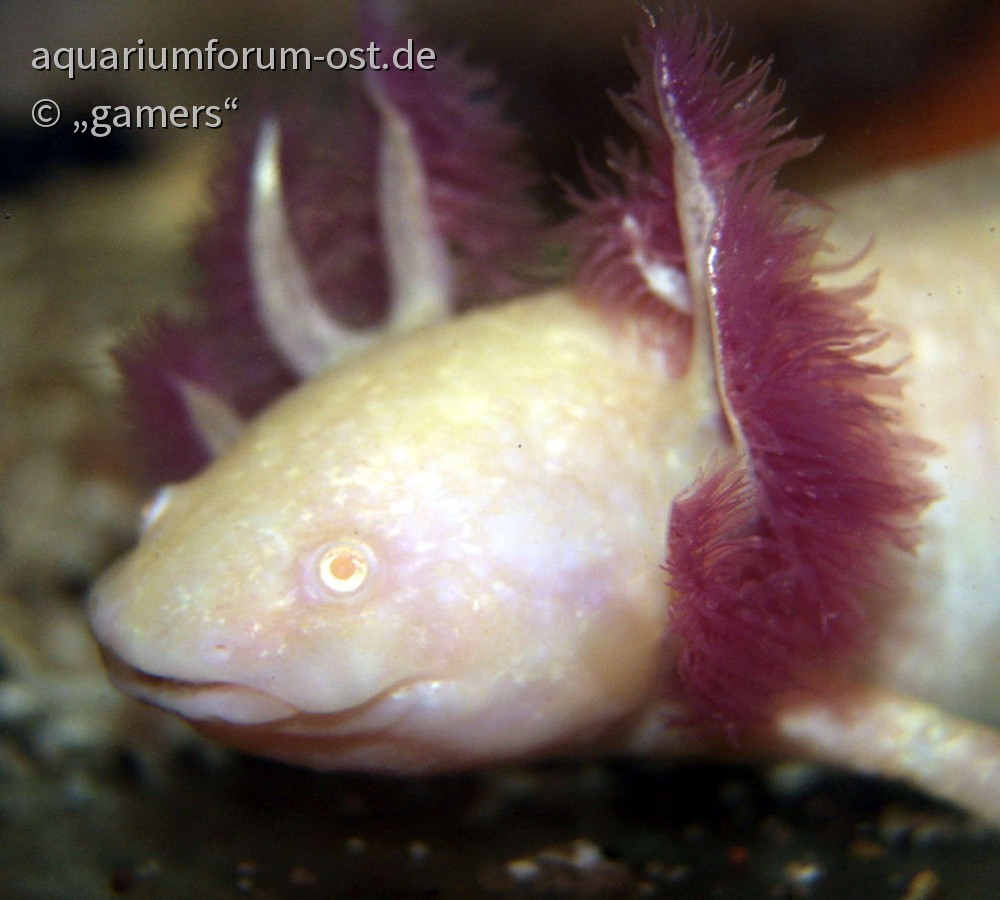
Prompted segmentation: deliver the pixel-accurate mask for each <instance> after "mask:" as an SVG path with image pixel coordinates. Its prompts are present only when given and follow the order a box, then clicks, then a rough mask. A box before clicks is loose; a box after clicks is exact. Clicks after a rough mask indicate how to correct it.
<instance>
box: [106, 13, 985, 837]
mask: <svg viewBox="0 0 1000 900" xmlns="http://www.w3.org/2000/svg"><path fill="white" fill-rule="evenodd" d="M364 17H365V28H367V29H368V31H369V32H370V33H371V35H372V36H373V39H375V40H377V42H378V43H379V44H380V46H383V47H391V46H393V42H394V41H396V42H398V41H399V38H398V34H397V31H396V30H395V27H394V25H393V23H391V22H390V21H388V19H387V17H386V16H385V14H384V12H383V11H382V10H381V9H380V8H379V7H377V6H375V5H372V6H368V7H367V8H366V10H365V13H364ZM722 52H723V47H722V44H721V43H720V41H719V39H718V38H714V37H711V36H706V35H702V34H700V33H699V30H698V27H697V25H696V23H695V22H694V21H693V20H692V19H691V18H684V17H681V18H676V19H675V18H671V17H668V16H659V17H657V16H655V15H652V14H646V17H645V18H644V19H643V21H642V23H641V27H640V38H639V40H638V42H637V46H636V50H635V59H636V65H637V69H638V76H639V80H638V83H637V86H636V88H635V90H634V91H633V93H632V94H630V95H629V96H628V97H626V98H625V99H624V100H623V101H621V107H622V110H623V112H624V114H625V115H626V117H627V119H628V120H629V121H630V123H631V124H632V125H633V126H634V128H635V130H636V133H637V135H638V139H639V148H638V149H637V150H636V151H614V152H613V153H612V158H611V162H610V166H609V174H607V175H603V174H598V173H590V180H591V186H592V189H593V195H592V196H590V197H586V198H584V197H576V198H574V199H575V202H576V204H577V206H578V213H577V215H576V217H575V219H574V221H573V222H572V223H570V225H569V226H568V227H566V228H562V229H560V230H559V231H558V232H557V236H558V238H559V239H563V240H566V241H568V244H569V256H570V260H571V270H572V271H571V276H570V278H569V280H568V283H567V285H566V286H564V287H560V288H554V287H552V288H547V289H537V290H534V291H525V290H522V291H521V293H519V287H518V285H519V284H521V282H522V279H521V278H520V277H519V274H518V263H517V262H516V260H518V259H521V260H523V259H524V258H525V257H524V253H525V252H526V251H530V250H531V249H532V247H533V246H536V245H538V244H540V243H541V242H543V241H545V240H551V239H552V238H551V235H549V234H548V233H547V232H546V231H545V229H544V228H543V227H542V224H541V219H540V217H539V216H538V215H537V213H536V212H535V211H534V209H533V207H532V206H531V204H530V202H529V201H527V200H526V199H525V198H526V196H527V189H528V188H529V187H530V181H531V179H530V177H528V176H527V175H525V174H524V172H523V170H522V169H521V168H519V167H518V164H517V162H516V161H515V160H514V155H515V154H514V153H513V151H514V148H515V146H516V139H517V135H516V132H514V131H513V130H512V129H511V128H510V127H509V126H507V125H505V124H503V123H502V121H501V120H500V118H499V113H498V110H497V108H496V105H495V101H493V100H490V99H489V97H488V96H485V95H486V93H487V92H485V91H484V88H485V87H486V86H488V85H487V83H486V82H485V81H484V77H483V76H482V74H481V73H478V72H475V71H473V70H471V69H469V68H468V67H466V66H465V65H464V64H463V63H461V62H460V61H459V60H458V59H457V58H456V57H450V56H449V57H444V58H443V59H441V60H440V61H439V65H438V67H437V68H436V69H435V70H434V71H424V72H401V71H392V70H385V71H370V72H367V73H365V77H364V79H362V81H361V82H360V83H359V86H358V97H357V98H356V103H355V106H356V107H357V110H358V116H359V118H358V119H356V120H355V122H354V126H353V130H345V129H344V128H343V127H342V128H341V130H340V131H339V134H340V135H342V136H343V146H342V147H340V149H339V150H338V153H339V154H340V155H339V156H337V157H331V158H325V157H324V156H323V155H322V153H319V154H317V153H309V152H303V147H307V148H308V147H310V146H311V145H310V144H309V143H308V141H306V140H304V139H303V138H302V134H301V133H300V132H298V131H296V128H297V126H296V125H295V124H294V123H292V124H290V125H286V124H285V122H284V121H283V119H282V117H281V116H271V117H269V118H267V119H266V120H265V121H264V122H263V123H262V124H261V126H260V128H259V130H258V132H257V135H256V138H255V140H254V142H253V147H252V150H251V151H250V154H249V158H248V159H247V160H246V165H245V166H240V165H234V168H233V171H234V172H236V173H237V174H236V175H234V176H233V177H232V178H231V179H230V180H229V181H228V182H227V183H226V187H225V189H224V190H221V191H220V194H219V198H218V206H219V213H218V218H217V221H216V224H215V225H213V226H211V227H210V229H209V231H208V233H207V234H206V236H205V237H204V238H203V241H202V244H201V253H202V257H203V259H204V260H205V261H206V271H207V273H208V274H207V278H206V287H205V296H206V304H205V309H204V313H203V316H202V318H201V320H199V321H196V322H193V323H181V322H177V321H175V320H172V319H162V320H160V321H158V322H157V323H154V324H153V325H152V326H151V329H150V332H149V333H148V334H147V335H146V336H144V337H143V338H141V339H140V340H138V341H137V342H134V343H133V344H132V345H131V346H130V347H127V348H125V350H123V351H122V353H121V354H120V361H121V363H122V368H123V370H124V373H125V376H126V380H127V384H128V387H129V389H130V392H131V395H132V399H133V401H134V402H135V404H136V412H137V415H138V416H139V418H140V419H141V420H143V421H145V423H146V426H147V438H146V440H147V443H149V444H150V446H151V447H152V449H153V451H154V453H153V457H154V458H155V459H157V460H158V461H159V462H160V464H161V469H160V471H161V474H162V475H164V476H165V477H166V478H168V479H170V480H171V481H174V482H177V483H172V484H170V485H168V486H166V487H162V488H161V489H160V491H159V493H158V494H157V495H156V497H155V498H154V500H153V501H152V502H151V503H150V505H149V506H148V507H147V510H146V513H145V522H144V527H143V533H142V538H141V541H140V543H139V546H138V547H137V548H136V549H135V550H134V551H133V552H132V553H131V554H130V555H129V556H128V557H126V558H125V559H124V560H123V561H121V562H120V563H119V564H118V565H117V566H116V567H115V568H114V569H113V570H112V571H111V572H109V573H108V574H107V575H106V576H105V577H104V578H103V579H102V580H101V582H100V583H99V585H98V586H97V588H96V589H95V591H94V593H93V596H92V600H91V621H92V625H93V630H94V633H95V635H96V636H97V638H98V640H99V641H100V643H101V645H102V648H103V651H104V655H105V659H106V661H107V663H108V667H109V670H110V672H111V675H112V677H113V678H114V680H115V681H116V682H117V683H118V684H119V686H121V687H122V688H123V689H124V690H126V691H128V692H130V693H133V694H135V695H136V696H138V697H140V698H141V699H144V700H146V701H148V702H151V703H153V704H156V705H158V706H161V707H163V708H165V709H168V710H171V711H173V712H175V713H178V714H179V715H181V716H183V717H184V718H186V719H188V720H189V721H191V722H192V723H193V724H194V725H195V726H196V727H197V728H199V729H200V730H202V731H203V732H205V733H206V734H208V735H210V736H214V737H217V738H219V739H221V740H223V741H225V742H227V743H229V744H232V745H233V746H236V747H238V748H241V749H245V750H249V751H251V752H255V753H260V754H264V755H268V756H272V757H275V758H278V759H283V760H287V761H290V762H296V763H302V764H305V765H310V766H314V767H316V768H344V769H365V770H372V771H385V772H397V773H406V772H435V771H448V770H455V769H463V768H469V767H474V766H482V765H488V764H491V763H497V762H503V761H510V760H517V759H526V758H537V757H543V756H559V755H570V754H593V753H620V754H647V755H659V756H665V757H669V756H679V755H683V754H691V753H720V754H725V755H732V754H733V753H745V754H747V755H748V756H754V757H757V756H771V757H802V758H807V759H813V760H817V761H827V762H832V763H835V764H840V765H847V766H851V767H854V768H857V769H861V770H871V771H877V772H881V773H884V774H886V775H888V776H894V777H902V778H905V779H908V780H910V781H911V782H913V783H915V784H917V785H919V786H921V787H923V788H924V789H926V790H928V791H930V792H932V793H936V794H938V795H940V796H943V797H945V798H948V799H950V800H952V801H954V802H957V803H959V804H961V805H963V806H965V807H967V808H969V809H971V810H974V811H976V812H978V813H980V814H982V815H985V816H986V817H989V818H992V819H993V820H995V821H1000V736H998V733H997V732H996V731H995V730H994V728H993V727H992V724H993V723H996V722H997V721H1000V690H998V689H1000V659H998V657H997V654H996V653H995V647H996V646H997V642H998V641H1000V612H998V607H997V604H996V603H995V600H994V599H993V596H992V595H993V593H994V592H995V590H996V586H997V584H998V583H1000V579H998V577H997V576H998V571H997V564H996V562H995V559H994V554H993V552H992V544H993V543H994V542H995V539H996V538H997V537H998V535H997V524H996V516H995V512H994V515H993V518H991V517H990V510H994V511H995V509H996V502H995V500H996V498H989V497H982V496H978V495H976V494H975V493H974V492H970V491H968V490H966V488H965V487H964V485H965V480H964V479H965V476H966V474H967V470H968V468H969V467H978V466H982V465H991V466H995V465H997V464H998V463H1000V429H998V426H997V424H996V420H995V418H991V416H990V412H991V410H995V408H996V402H997V387H998V386H997V384H996V380H995V379H993V380H990V381H986V380H981V381H979V382H974V380H969V379H968V378H967V377H966V376H965V375H963V366H962V365H949V364H947V362H945V363H942V362H941V361H940V360H941V359H942V358H943V359H944V360H947V359H948V358H949V354H951V355H953V354H954V352H955V349H954V344H955V343H957V342H958V337H957V336H958V335H959V334H961V333H962V332H963V329H971V328H972V326H971V325H970V324H969V323H970V320H971V318H972V316H973V315H975V314H976V310H974V309H972V307H970V306H969V305H968V304H965V305H961V304H958V305H955V306H953V307H951V308H949V309H947V310H942V308H941V305H940V304H926V303H918V302H917V301H914V302H913V303H912V304H910V303H909V300H908V299H907V298H906V297H904V298H903V299H900V298H899V294H898V292H897V293H896V294H894V293H893V292H892V291H889V292H887V293H886V292H880V291H879V290H872V284H870V283H867V282H866V283H864V284H862V285H861V286H853V287H846V288H843V287H841V288H834V287H830V286H827V285H825V283H824V278H823V277H822V273H821V271H820V269H819V268H818V266H817V263H816V261H815V259H816V257H817V255H818V254H819V253H820V252H821V251H822V249H823V233H822V230H821V229H820V228H818V227H815V226H814V225H812V224H811V223H810V220H811V219H815V218H816V215H815V209H814V208H813V207H810V206H809V205H808V204H806V203H805V202H804V201H803V200H801V199H800V198H798V197H797V196H795V195H793V194H790V193H787V192H783V191H781V190H779V189H778V188H776V186H775V176H776V173H777V170H778V168H779V166H780V165H781V164H782V163H783V162H785V161H786V160H788V159H790V158H793V157H795V156H799V155H801V154H803V153H804V152H807V151H808V149H810V146H811V144H810V142H807V141H799V140H795V139H791V138H789V137H788V136H787V132H788V127H787V126H785V125H784V124H783V123H782V122H781V120H780V118H779V116H778V113H777V102H778V95H777V94H776V93H775V92H770V91H768V90H766V89H765V78H766V75H767V67H766V66H760V65H754V66H751V67H750V68H749V69H748V70H747V71H746V72H745V73H743V74H742V75H739V76H735V77H733V76H730V75H729V73H728V70H724V68H723V66H722V63H721V56H722ZM442 111H447V115H448V117H449V118H448V121H447V123H446V124H443V119H442V115H443V113H442ZM296 142H298V143H296ZM296 161H298V162H300V163H301V165H297V164H296ZM317 198H318V200H321V201H322V202H321V203H319V202H318V200H317ZM484 299H485V300H498V301H499V302H494V303H487V304H485V305H483V304H481V303H480V302H479V301H481V300H484ZM983 302H986V303H993V302H995V298H993V297H989V298H984V300H983ZM359 307H364V308H367V310H368V311H367V312H366V311H365V310H364V309H362V311H361V312H360V313H359V312H358V308H359ZM868 308H870V309H871V310H873V311H874V314H875V315H876V316H878V317H879V319H880V320H881V319H882V318H884V319H885V320H886V321H890V322H891V321H894V320H902V321H903V322H904V324H905V325H906V327H907V330H908V332H909V335H910V338H911V339H912V341H913V343H914V355H913V359H912V360H911V361H910V362H909V363H908V364H907V366H906V367H905V368H904V369H903V371H904V372H905V374H906V375H907V376H908V377H909V378H910V379H911V383H910V385H909V386H908V388H907V389H906V390H907V393H906V400H905V401H901V400H900V399H899V396H898V395H899V393H900V389H901V379H900V377H899V372H898V371H897V367H896V365H895V362H896V361H897V359H896V358H894V354H895V355H896V356H899V355H901V354H899V353H898V352H897V351H895V350H889V349H887V346H886V341H887V336H886V333H885V332H886V329H887V326H884V325H881V324H878V322H876V320H875V319H873V318H872V317H871V315H870V314H869V312H868V311H867V309H868ZM980 312H981V311H980ZM454 313H457V314H454ZM352 316H353V317H354V319H353V320H352ZM990 316H992V318H990ZM983 322H984V324H983V328H985V329H986V331H987V334H986V337H985V338H983V340H982V341H980V342H979V343H978V344H976V345H975V346H972V347H967V348H966V350H965V351H964V352H965V353H966V354H967V355H968V357H969V358H967V359H966V360H965V361H964V362H965V366H964V371H966V372H967V371H973V372H975V371H977V370H978V371H983V370H984V369H985V366H986V365H987V363H988V361H989V359H990V354H991V353H992V352H993V351H995V348H996V343H997V337H996V333H997V330H998V329H997V323H996V315H995V313H990V315H989V316H986V317H983ZM950 342H951V343H950ZM977 348H978V349H977ZM977 354H978V355H977ZM980 357H981V358H980ZM977 367H978V368H977ZM973 383H978V385H979V387H978V388H977V389H976V390H975V391H974V390H973V389H972V388H971V387H970V385H972V384H973ZM279 395H281V396H279ZM915 398H919V401H917V400H915ZM977 404H978V406H977ZM980 407H981V409H980ZM981 411H985V415H981V414H980V413H981ZM157 442H159V443H158V444H157ZM213 457H214V458H213ZM977 517H978V518H977ZM969 521H973V522H979V523H980V524H981V525H982V530H981V533H979V534H978V535H975V536H973V537H971V538H970V537H967V534H968V532H967V531H965V530H963V525H965V524H966V523H967V522H969ZM990 529H992V531H991V530H990ZM991 535H992V538H991ZM980 601H981V602H980ZM949 709H950V712H949V711H948V710H949Z"/></svg>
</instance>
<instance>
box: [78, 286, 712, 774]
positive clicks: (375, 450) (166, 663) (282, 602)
mask: <svg viewBox="0 0 1000 900" xmlns="http://www.w3.org/2000/svg"><path fill="white" fill-rule="evenodd" d="M693 405H694V398H693V397H692V391H691V389H690V386H689V385H688V384H687V382H684V383H681V384H678V385H676V386H672V385H670V383H669V381H668V378H667V376H666V375H665V367H664V365H663V362H662V360H661V359H660V358H659V357H658V356H657V354H656V353H655V352H653V351H650V350H647V349H645V348H644V347H643V345H642V343H641V342H640V340H639V339H638V338H637V336H636V335H635V333H634V329H632V328H630V327H628V326H627V325H626V326H624V327H620V328H616V327H611V326H610V325H609V323H608V322H607V321H605V320H603V319H602V318H601V317H600V316H599V314H598V313H596V312H595V311H593V310H586V309H584V308H583V307H581V306H580V305H579V304H578V303H576V302H575V300H574V298H573V297H572V296H570V295H569V294H566V293H557V294H553V295H549V296H544V297H539V298H532V299H528V300H525V301H520V302H513V303H509V304H504V305H501V306H499V307H496V308H493V309H490V310H487V311H482V312H477V313H472V314H469V315H466V316H463V317H459V318H457V319H453V320H450V321H449V322H447V323H445V324H444V325H442V326H439V327H437V328H434V329H428V330H424V331H420V332H417V333H415V334H413V335H412V336H410V337H406V338H403V339H399V340H395V341H391V342H388V343H387V344H386V345H385V346H384V347H382V348H381V349H379V350H377V351H375V352H373V353H372V354H370V355H368V356H366V357H364V358H363V359H360V360H358V361H356V362H354V363H349V364H347V365H345V366H343V367H340V368H337V369H335V370H334V371H332V372H331V373H329V374H327V375H325V376H321V377H319V378H316V379H314V380H313V381H311V382H309V383H307V384H306V385H305V386H303V387H302V388H300V389H299V390H298V391H296V392H294V393H293V394H292V395H290V396H289V397H287V398H286V399H284V400H283V401H281V402H280V403H278V404H277V405H275V406H274V407H273V408H272V409H270V410H268V411H267V413H266V414H265V415H263V416H262V417H261V418H260V419H259V420H258V421H256V422H255V423H254V424H253V425H252V426H251V427H250V428H249V429H248V430H247V432H246V433H245V434H244V435H243V436H242V438H241V439H240V440H239V441H238V442H237V443H236V444H235V445H234V446H233V447H232V448H231V449H230V450H229V451H228V452H227V453H226V454H225V455H224V456H223V457H222V458H221V459H220V460H219V461H218V462H217V463H216V464H214V465H213V466H211V467H210V468H209V469H208V470H207V471H206V472H204V473H203V474H202V475H200V476H198V477H197V478H195V479H193V480H192V481H191V482H189V483H187V484H185V485H182V486H180V487H177V488H172V489H170V491H171V493H170V496H169V501H168V502H162V503H160V507H161V508H160V509H159V510H158V511H157V514H156V516H155V521H151V522H150V524H149V525H148V527H147V529H146V531H145V534H144V536H143V541H142V544H141V546H140V549H139V550H138V551H137V552H136V553H134V554H133V555H132V556H131V557H130V558H128V559H126V560H125V561H124V562H123V563H122V564H120V565H119V567H118V568H117V569H116V570H115V571H114V572H112V573H111V574H110V575H109V576H107V577H106V578H105V579H104V581H103V582H102V584H101V586H100V588H99V589H98V591H97V592H96V594H95V599H94V606H93V621H94V628H95V631H96V633H97V635H98V638H99V639H100V641H101V642H102V644H103V645H104V646H106V647H109V648H112V649H113V650H114V652H115V653H116V654H117V655H118V656H119V657H120V658H122V659H123V660H125V661H127V663H128V664H129V665H131V666H134V667H135V668H138V669H140V670H142V671H143V672H145V673H148V674H155V675H159V676H164V677H168V678H172V679H179V680H182V681H184V682H189V683H193V684H207V685H209V686H208V687H206V688H203V689H191V690H183V691H180V692H171V691H167V692H166V693H164V692H162V691H161V690H160V689H159V688H160V687H162V685H152V686H151V685H147V686H146V687H145V688H144V687H143V685H142V684H141V683H140V684H139V685H138V688H139V689H140V693H143V694H145V695H146V696H148V697H150V698H152V699H154V700H155V702H158V703H165V705H168V706H170V707H172V708H174V709H175V710H177V711H179V712H181V713H182V714H184V715H185V716H188V717H190V718H192V719H195V720H201V719H205V718H210V717H215V718H218V719H222V720H225V721H230V722H233V721H236V722H242V723H252V724H260V723H266V722H271V720H278V721H277V722H276V723H275V724H274V726H273V727H272V728H269V729H260V730H258V731H256V732H255V733H254V736H253V737H252V739H251V741H252V744H251V745H252V746H254V748H255V749H259V750H266V751H267V752H268V753H272V754H274V755H278V756H281V757H284V758H288V759H291V760H293V761H297V762H306V763H309V764H312V765H319V766H323V767H334V766H350V767H355V766H358V767H363V768H376V769H381V768H385V769H390V770H394V771H399V770H404V771H405V770H440V769H448V768H456V767H465V766H468V765H475V764H479V763H484V762H489V761H494V760H499V759H514V758H518V757H521V756H524V755H535V754H538V753H541V752H546V751H547V750H548V749H549V748H551V747H553V746H557V745H572V744H575V743H579V742H581V741H582V742H583V743H586V742H588V741H590V740H591V739H596V738H597V737H599V736H600V735H601V734H602V733H603V732H604V731H605V730H607V729H608V728H609V727H610V726H611V725H613V724H614V723H616V722H618V721H619V720H621V719H622V718H623V717H631V716H633V715H634V714H635V712H636V710H637V709H639V708H641V707H643V706H644V704H645V703H646V702H647V700H648V698H649V694H650V692H651V691H653V690H654V685H655V683H656V675H657V673H658V672H659V671H660V669H661V667H662V665H663V663H664V661H665V660H664V658H663V657H664V654H663V653H662V652H661V647H660V643H661V637H662V634H663V630H664V624H665V622H666V606H667V599H668V598H667V591H666V590H665V589H664V586H663V585H664V580H665V575H664V572H663V571H662V569H661V565H662V562H663V553H664V539H665V529H666V511H667V510H668V509H669V504H670V498H671V497H672V496H674V495H675V494H676V493H678V492H679V491H680V490H681V489H682V488H683V487H684V485H686V484H687V483H689V482H690V480H691V479H692V477H693V476H694V474H695V473H696V472H697V470H698V468H699V467H700V465H701V464H702V462H703V461H704V460H706V459H708V458H709V456H710V455H711V453H712V451H713V450H714V449H724V440H725V438H724V432H723V431H722V430H721V429H720V428H719V427H718V424H719V423H718V419H717V417H716V416H715V414H714V411H706V413H704V414H701V415H698V414H695V415H690V414H689V411H690V410H692V408H693ZM340 539H347V540H349V541H353V542H358V543H360V544H362V545H364V546H365V547H366V548H368V549H369V550H370V553H371V556H372V557H373V571H372V572H371V573H370V575H369V578H368V580H367V582H366V584H365V585H364V586H363V588H362V589H361V591H359V592H358V593H356V594H352V595H351V596H350V597H349V598H346V599H342V598H337V597H330V596H326V595H325V594H324V592H323V590H322V587H321V586H318V585H317V582H316V579H315V578H314V577H313V573H312V571H310V567H314V566H315V565H316V561H315V553H316V551H317V549H318V548H320V547H322V546H324V545H326V544H327V543H328V542H330V541H337V540H340ZM219 685H222V687H220V686H219ZM168 696H169V698H170V699H167V697H168ZM345 711H349V712H345ZM299 712H304V713H307V714H310V715H320V716H322V715H327V714H330V713H338V714H342V715H341V716H340V717H339V718H337V719H336V720H335V721H331V722H329V723H328V724H329V729H328V730H329V737H328V738H326V739H321V738H320V737H319V736H316V738H315V740H314V741H311V742H310V743H309V745H308V746H307V747H306V748H305V749H304V750H302V751H300V750H299V749H297V747H296V746H294V745H293V744H287V745H286V743H287V742H285V738H284V736H285V732H286V731H288V730H291V731H296V730H298V729H299V728H301V727H303V723H302V722H300V721H299V720H295V719H293V720H292V721H291V723H287V724H286V723H283V722H281V720H282V719H284V718H285V717H287V716H289V715H293V714H296V713H299ZM389 723H391V727H388V728H387V729H386V726H387V724H389ZM305 724H306V726H307V727H308V728H310V729H314V728H316V724H315V723H305Z"/></svg>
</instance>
